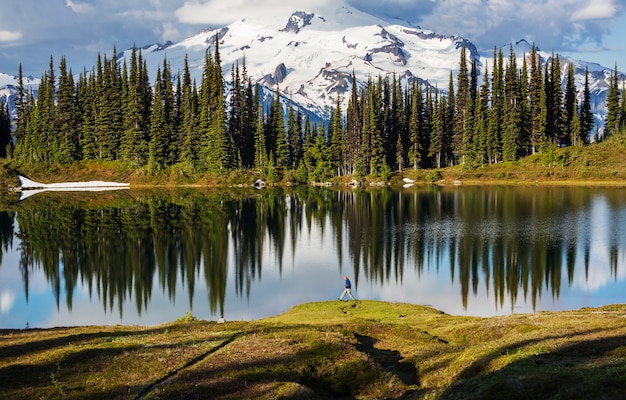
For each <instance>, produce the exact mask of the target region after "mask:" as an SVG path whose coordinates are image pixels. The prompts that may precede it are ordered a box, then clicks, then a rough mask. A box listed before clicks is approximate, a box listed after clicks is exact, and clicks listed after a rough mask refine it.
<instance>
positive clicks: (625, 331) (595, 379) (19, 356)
mask: <svg viewBox="0 0 626 400" xmlns="http://www.w3.org/2000/svg"><path fill="white" fill-rule="evenodd" d="M625 361H626V306H622V305H615V306H607V307H603V308H598V309H582V310H577V311H568V312H550V313H536V314H520V315H511V316H506V317H492V318H475V317H458V316H450V315H446V314H443V313H441V312H439V311H437V310H433V309H431V308H427V307H422V306H416V305H409V304H392V303H386V302H379V301H357V302H338V301H336V300H335V301H328V302H319V303H308V304H303V305H300V306H297V307H294V308H293V309H292V310H290V311H289V312H287V313H285V314H283V315H279V316H276V317H271V318H266V319H263V320H259V321H254V322H226V323H224V324H217V323H215V322H211V321H197V320H194V319H193V318H188V317H185V318H182V319H181V320H180V321H177V322H173V323H170V324H165V325H161V326H157V327H136V326H99V327H97V326H94V327H75V328H54V329H46V330H34V329H31V330H4V331H0V398H6V399H13V398H40V399H46V398H68V399H79V398H80V399H83V398H103V399H104V398H107V399H110V398H116V399H136V398H146V399H150V398H154V399H157V398H158V399H174V398H177V399H178V398H216V399H241V398H258V399H275V398H283V399H291V398H293V399H296V398H297V399H301V398H309V399H324V398H346V399H351V398H357V399H380V398H388V399H390V398H405V399H484V398H490V399H492V398H496V399H497V398H502V399H504V398H506V399H515V398H518V399H529V398H542V399H550V398H554V399H557V398H568V399H588V398H602V399H618V398H622V396H623V393H625V392H626V362H625Z"/></svg>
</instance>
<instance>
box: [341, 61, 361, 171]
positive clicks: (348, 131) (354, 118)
mask: <svg viewBox="0 0 626 400" xmlns="http://www.w3.org/2000/svg"><path fill="white" fill-rule="evenodd" d="M357 86H358V85H357V81H356V75H355V74H354V71H353V72H352V86H351V89H350V99H349V100H348V109H347V112H346V128H345V138H344V142H345V163H346V165H347V167H346V173H347V174H353V175H354V174H356V160H357V158H358V157H359V154H360V152H361V137H362V132H361V128H362V123H363V117H362V115H361V108H360V100H359V94H358V90H357Z"/></svg>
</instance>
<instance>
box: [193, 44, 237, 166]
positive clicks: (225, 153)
mask: <svg viewBox="0 0 626 400" xmlns="http://www.w3.org/2000/svg"><path fill="white" fill-rule="evenodd" d="M218 43H219V40H217V37H216V40H215V54H214V57H211V56H210V54H209V52H208V51H207V53H206V55H205V63H204V73H203V78H202V84H201V89H200V95H199V97H200V99H199V106H200V123H199V126H198V129H199V130H200V154H201V157H200V158H201V163H202V165H203V168H204V169H206V170H208V171H210V172H212V173H219V174H224V173H227V172H228V171H229V170H230V169H231V168H232V167H233V165H234V157H233V148H234V146H233V144H232V138H230V137H229V136H228V132H227V129H226V110H225V105H224V82H223V78H222V68H221V65H220V62H221V61H220V55H219V44H218Z"/></svg>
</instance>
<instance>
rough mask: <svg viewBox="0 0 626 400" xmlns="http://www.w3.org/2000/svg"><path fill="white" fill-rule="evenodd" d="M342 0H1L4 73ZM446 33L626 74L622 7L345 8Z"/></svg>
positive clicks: (385, 0) (435, 2)
mask: <svg viewBox="0 0 626 400" xmlns="http://www.w3.org/2000/svg"><path fill="white" fill-rule="evenodd" d="M331 1H333V2H336V1H338V0H290V1H284V0H228V1H225V0H208V1H207V0H45V1H44V0H0V72H4V73H7V74H10V75H14V74H16V73H17V69H18V66H19V64H20V63H21V64H22V65H23V69H24V73H25V74H26V75H29V74H30V75H34V76H35V77H38V76H40V75H41V73H42V72H43V71H44V70H45V69H47V67H48V65H49V60H50V56H53V58H54V60H55V66H58V60H59V59H60V57H61V56H63V55H64V56H66V58H67V61H68V63H69V65H70V66H72V68H73V69H74V72H76V71H77V70H80V69H82V68H83V67H84V66H86V67H87V68H91V67H92V66H93V65H94V64H95V60H96V55H97V54H98V52H100V53H106V54H111V52H112V50H113V46H114V45H115V46H117V50H124V49H127V48H130V47H132V46H133V44H136V45H138V46H143V45H147V44H151V43H155V42H160V43H163V42H166V41H168V40H171V41H173V42H176V41H178V40H181V39H183V38H186V37H188V36H190V35H192V34H194V33H196V32H198V31H199V30H202V29H207V28H215V27H219V26H223V25H227V24H229V23H230V22H233V21H235V20H238V19H241V18H244V17H245V16H246V15H249V14H251V13H275V12H276V11H277V10H279V9H284V8H285V7H286V8H288V9H289V11H295V10H307V9H311V8H312V7H314V6H315V5H316V4H324V3H326V2H331ZM345 1H347V2H348V3H349V4H351V5H352V6H355V7H357V8H360V9H362V10H364V11H370V12H373V13H377V14H379V15H386V16H388V17H397V16H401V17H402V18H403V19H405V20H408V21H410V22H411V23H414V24H417V25H419V26H421V27H422V28H425V29H431V30H434V31H436V32H438V33H442V34H459V35H462V36H464V37H465V38H467V39H469V40H470V41H472V42H473V43H474V44H476V46H477V47H478V48H479V49H481V50H489V49H492V48H493V46H496V45H497V46H502V45H506V44H507V43H510V42H512V41H513V42H514V41H517V40H519V39H526V40H528V41H529V42H535V43H536V44H537V46H539V47H540V48H541V49H542V50H546V51H551V50H554V51H555V52H558V53H561V54H565V55H573V56H576V57H578V58H580V59H583V60H586V61H593V62H598V63H600V64H603V65H605V66H609V67H613V66H614V65H615V63H617V65H618V68H619V69H620V70H622V71H624V70H626V45H624V43H626V41H625V40H624V38H626V6H625V5H624V1H623V0H526V1H524V2H520V1H507V0H418V1H415V0H345Z"/></svg>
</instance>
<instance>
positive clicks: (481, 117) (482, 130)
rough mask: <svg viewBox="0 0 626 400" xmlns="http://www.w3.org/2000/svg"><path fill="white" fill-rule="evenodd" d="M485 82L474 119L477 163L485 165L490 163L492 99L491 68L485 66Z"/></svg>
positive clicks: (478, 98) (477, 102) (477, 101)
mask: <svg viewBox="0 0 626 400" xmlns="http://www.w3.org/2000/svg"><path fill="white" fill-rule="evenodd" d="M484 77H485V78H484V82H483V84H482V86H481V87H480V92H479V96H478V97H477V98H476V107H475V110H476V111H475V113H476V117H475V119H474V146H473V148H474V152H475V154H476V163H477V164H483V163H484V162H485V161H488V150H487V137H488V133H489V101H490V98H491V82H490V81H489V68H488V67H487V66H485V74H484Z"/></svg>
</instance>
